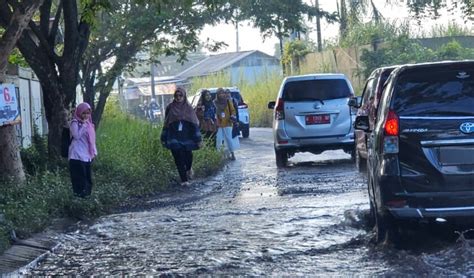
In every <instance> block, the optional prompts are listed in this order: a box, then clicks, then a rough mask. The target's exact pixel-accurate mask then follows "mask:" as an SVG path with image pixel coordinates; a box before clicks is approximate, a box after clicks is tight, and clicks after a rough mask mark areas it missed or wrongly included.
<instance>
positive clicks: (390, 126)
mask: <svg viewBox="0 0 474 278" xmlns="http://www.w3.org/2000/svg"><path fill="white" fill-rule="evenodd" d="M384 131H385V136H384V138H383V152H384V153H398V150H399V148H398V135H399V133H400V121H399V119H398V115H397V114H396V113H395V111H393V110H390V111H389V112H388V116H387V120H386V121H385V125H384Z"/></svg>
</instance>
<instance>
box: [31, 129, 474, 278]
mask: <svg viewBox="0 0 474 278" xmlns="http://www.w3.org/2000/svg"><path fill="white" fill-rule="evenodd" d="M259 132H260V133H261V135H264V136H268V138H270V136H269V133H268V132H267V131H265V130H256V131H253V132H252V134H255V135H253V136H257V138H260V139H259V140H255V141H253V140H245V141H243V142H242V149H241V150H240V151H239V153H238V155H237V157H238V160H237V161H234V162H231V163H230V164H229V166H228V167H227V168H226V169H225V171H223V172H221V173H220V174H219V175H218V176H216V177H215V178H212V179H211V180H210V181H208V182H205V183H195V185H194V186H193V187H191V188H190V189H189V190H188V191H186V192H181V193H179V194H178V193H177V194H171V195H169V194H168V195H164V196H163V197H162V198H158V199H157V200H155V201H154V202H153V204H154V205H155V206H156V208H155V209H151V210H149V211H141V212H131V213H124V214H116V215H110V216H106V217H102V218H101V219H99V220H98V221H97V223H96V224H94V225H92V226H90V227H87V226H86V227H82V229H79V230H77V231H74V232H71V233H67V234H64V235H63V236H62V238H61V241H62V246H61V247H60V248H59V250H58V251H57V252H56V253H54V254H52V255H51V256H50V257H49V258H48V259H47V260H45V261H44V262H43V263H42V264H41V265H39V266H38V267H37V268H36V269H34V270H33V271H31V272H30V273H28V274H29V275H97V274H100V275H133V276H134V275H144V274H147V275H160V274H164V275H167V274H169V275H189V276H195V275H213V276H214V275H215V276H219V275H239V274H240V275H249V276H261V275H262V276H271V275H273V276H293V275H299V276H314V275H321V276H323V275H324V276H325V275H331V276H334V275H338V276H339V275H342V276H345V275H351V276H353V275H354V274H356V275H358V276H373V275H387V274H388V275H397V276H406V275H416V276H418V275H425V276H433V275H435V276H436V275H438V276H439V275H458V274H461V275H467V276H471V275H472V274H474V273H473V271H474V267H473V263H471V261H472V258H473V256H472V250H473V249H472V247H471V246H470V242H469V241H468V240H464V241H460V242H456V241H455V237H453V238H449V237H446V236H445V234H444V233H440V234H436V232H433V231H439V229H436V228H435V229H433V228H432V227H427V228H424V229H425V230H422V231H418V233H417V231H415V232H413V233H412V234H409V235H408V236H407V238H408V239H407V240H405V242H404V243H405V246H404V247H403V249H397V248H393V247H390V246H375V245H373V244H372V242H371V241H372V238H373V233H372V231H371V229H370V227H368V226H367V219H368V204H367V200H368V198H367V195H366V184H365V179H364V177H363V176H362V175H360V174H358V172H357V171H356V170H355V167H354V166H353V165H352V163H351V162H350V159H349V156H348V155H346V154H344V153H342V152H328V153H323V154H321V155H319V156H312V155H308V154H303V156H299V157H294V158H292V159H291V160H290V161H291V163H292V164H290V167H288V168H285V169H283V170H277V169H276V167H275V165H274V164H275V162H274V154H273V148H272V145H271V141H270V139H265V140H263V139H261V138H262V137H258V134H259ZM265 132H267V133H265ZM264 138H266V137H264ZM308 161H309V162H308ZM446 233H448V234H450V235H452V232H451V233H449V232H448V231H447V232H446ZM446 238H448V239H446Z"/></svg>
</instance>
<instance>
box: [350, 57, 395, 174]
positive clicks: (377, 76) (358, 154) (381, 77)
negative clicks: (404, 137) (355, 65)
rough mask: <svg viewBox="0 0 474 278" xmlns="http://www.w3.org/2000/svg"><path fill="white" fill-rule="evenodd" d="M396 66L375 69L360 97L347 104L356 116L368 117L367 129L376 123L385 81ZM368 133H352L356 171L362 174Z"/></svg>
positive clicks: (356, 131)
mask: <svg viewBox="0 0 474 278" xmlns="http://www.w3.org/2000/svg"><path fill="white" fill-rule="evenodd" d="M396 67H397V66H389V67H381V68H377V69H375V70H374V71H373V72H372V73H371V74H370V76H369V77H368V78H367V81H366V82H365V87H364V91H363V92H362V96H360V97H357V98H355V99H354V100H351V101H350V102H349V105H350V106H353V107H355V108H358V109H357V116H369V124H370V126H369V128H370V129H373V127H374V123H375V121H376V118H375V116H376V114H377V108H378V104H379V102H380V99H381V97H382V89H383V85H384V84H385V81H387V79H388V77H389V75H390V73H392V71H393V70H394V69H395V68H396ZM368 136H370V133H368V132H365V131H363V130H358V129H356V130H355V131H354V141H355V163H356V167H357V170H359V172H362V171H363V170H365V169H366V167H365V166H366V165H367V139H368Z"/></svg>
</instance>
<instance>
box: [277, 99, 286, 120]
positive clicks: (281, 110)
mask: <svg viewBox="0 0 474 278" xmlns="http://www.w3.org/2000/svg"><path fill="white" fill-rule="evenodd" d="M275 119H276V120H284V119H285V106H284V101H283V99H282V98H279V99H278V100H277V103H276V105H275Z"/></svg>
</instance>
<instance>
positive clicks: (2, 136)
mask: <svg viewBox="0 0 474 278" xmlns="http://www.w3.org/2000/svg"><path fill="white" fill-rule="evenodd" d="M23 2H24V3H23V5H22V6H19V7H15V9H14V12H13V14H11V18H3V19H2V20H7V21H8V24H7V28H5V33H4V34H3V36H2V38H1V39H0V83H3V82H5V72H6V67H7V64H8V56H9V55H10V53H11V51H12V50H13V48H14V47H15V44H16V42H17V41H18V39H19V38H20V36H21V34H22V33H23V30H24V29H25V28H26V26H28V23H29V22H30V20H31V18H32V17H33V15H34V13H35V11H36V10H38V8H39V7H40V6H41V4H42V3H43V0H40V1H36V0H35V1H23ZM0 8H1V9H10V7H9V6H8V5H7V4H6V3H1V7H0ZM0 179H2V180H5V179H9V180H15V181H17V182H23V181H24V180H25V172H24V170H23V164H22V162H21V156H20V147H19V142H18V138H17V136H16V130H15V127H14V126H11V125H9V126H2V127H0Z"/></svg>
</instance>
